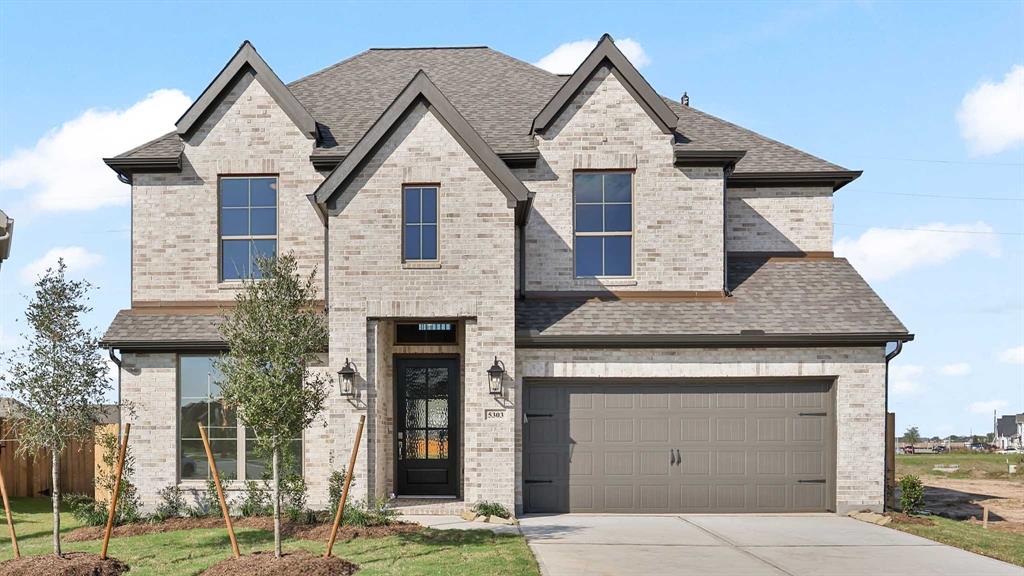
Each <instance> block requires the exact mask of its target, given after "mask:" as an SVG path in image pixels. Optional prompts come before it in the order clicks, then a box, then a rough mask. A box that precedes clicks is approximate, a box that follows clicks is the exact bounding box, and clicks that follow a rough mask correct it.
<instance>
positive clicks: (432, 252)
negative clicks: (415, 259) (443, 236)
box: [422, 224, 437, 260]
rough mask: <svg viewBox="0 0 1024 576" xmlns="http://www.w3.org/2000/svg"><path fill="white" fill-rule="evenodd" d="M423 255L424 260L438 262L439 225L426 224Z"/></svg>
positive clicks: (423, 227)
mask: <svg viewBox="0 0 1024 576" xmlns="http://www.w3.org/2000/svg"><path fill="white" fill-rule="evenodd" d="M422 229H423V254H422V258H423V259H424V260H437V224H424V225H423V226H422Z"/></svg>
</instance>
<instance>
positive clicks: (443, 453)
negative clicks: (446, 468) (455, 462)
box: [427, 430, 448, 460]
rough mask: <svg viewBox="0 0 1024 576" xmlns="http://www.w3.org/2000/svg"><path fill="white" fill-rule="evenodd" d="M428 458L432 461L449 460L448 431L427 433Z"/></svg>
mask: <svg viewBox="0 0 1024 576" xmlns="http://www.w3.org/2000/svg"><path fill="white" fill-rule="evenodd" d="M427 458H429V459H431V460H443V459H445V458H448V431H447V430H431V431H429V432H427Z"/></svg>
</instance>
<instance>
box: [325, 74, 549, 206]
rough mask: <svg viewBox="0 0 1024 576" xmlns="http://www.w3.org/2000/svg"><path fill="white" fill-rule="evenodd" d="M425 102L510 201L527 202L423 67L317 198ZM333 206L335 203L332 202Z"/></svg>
mask: <svg viewBox="0 0 1024 576" xmlns="http://www.w3.org/2000/svg"><path fill="white" fill-rule="evenodd" d="M420 103H424V104H426V105H427V106H428V108H429V109H430V110H431V111H433V112H434V113H435V114H436V115H437V118H438V119H439V120H440V121H441V123H442V124H444V125H445V128H446V129H447V130H448V131H449V132H450V133H451V135H452V136H453V137H454V138H455V139H456V140H458V142H459V144H461V145H462V147H463V149H465V150H466V152H467V153H468V154H469V155H470V156H471V157H472V158H473V160H474V161H475V162H476V163H477V165H478V166H479V167H480V169H481V170H483V172H484V173H485V174H487V177H488V178H490V179H491V181H492V182H494V185H495V186H497V187H498V189H499V190H501V191H502V193H504V194H505V195H506V196H507V197H508V199H509V201H510V202H514V203H525V202H526V199H527V197H528V196H529V191H528V190H527V189H526V186H525V185H523V183H522V181H521V180H519V179H518V178H516V177H515V175H514V174H512V171H511V170H510V169H509V167H508V165H506V164H505V162H504V161H502V160H501V159H500V158H498V156H497V154H495V153H494V151H493V150H492V149H491V147H490V146H488V145H487V143H486V142H484V140H483V138H481V137H480V135H479V134H478V133H477V132H476V130H474V129H473V127H472V126H470V124H469V122H467V121H466V119H465V118H463V117H462V115H461V114H459V112H458V110H456V109H455V107H454V106H452V103H451V102H450V101H449V100H448V98H446V97H445V95H444V94H442V93H441V91H440V90H438V88H437V86H435V85H434V83H433V82H431V81H430V78H429V77H428V76H427V74H426V73H425V72H424V71H423V70H419V71H417V72H416V74H415V75H414V76H413V77H412V80H410V81H409V83H408V84H407V85H406V87H405V89H403V90H402V91H401V93H399V94H398V96H397V97H396V98H395V100H394V101H393V102H392V103H391V105H390V106H388V108H387V110H385V111H384V113H383V114H381V115H380V117H379V118H378V119H377V121H376V122H375V123H374V124H373V126H372V127H371V128H370V130H369V131H367V132H366V134H365V135H364V136H363V138H362V139H361V140H360V141H359V143H358V144H356V145H355V147H354V148H353V149H352V152H351V153H350V154H348V155H347V156H346V157H345V160H344V161H342V162H341V164H338V166H337V167H336V168H335V169H334V171H332V172H331V174H330V175H329V176H328V177H327V179H326V180H324V181H323V183H322V184H320V186H319V187H318V188H317V190H316V192H315V193H314V195H315V197H316V201H317V202H318V203H320V204H328V203H329V202H331V201H332V200H333V199H334V198H335V196H336V195H337V194H338V193H339V192H341V190H342V187H343V186H344V185H345V184H346V183H347V182H348V181H349V179H350V178H351V177H352V176H353V175H354V174H355V173H356V171H357V170H358V169H359V168H360V167H361V166H363V164H365V162H366V161H367V160H368V159H369V158H370V157H371V155H372V154H373V153H374V151H376V150H377V149H378V148H379V147H380V145H381V144H382V143H383V142H384V141H385V140H386V139H387V138H388V136H390V135H391V134H392V133H393V132H394V129H395V128H396V127H397V126H398V125H399V124H400V123H401V122H402V120H403V119H404V118H405V117H406V115H407V114H408V112H409V111H410V110H411V109H412V108H413V107H414V106H416V105H417V104H420ZM329 207H330V208H332V209H333V206H330V205H329Z"/></svg>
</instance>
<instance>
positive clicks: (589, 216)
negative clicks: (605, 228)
mask: <svg viewBox="0 0 1024 576" xmlns="http://www.w3.org/2000/svg"><path fill="white" fill-rule="evenodd" d="M576 231H577V232H601V231H602V228H601V205H600V204H584V205H582V206H576Z"/></svg>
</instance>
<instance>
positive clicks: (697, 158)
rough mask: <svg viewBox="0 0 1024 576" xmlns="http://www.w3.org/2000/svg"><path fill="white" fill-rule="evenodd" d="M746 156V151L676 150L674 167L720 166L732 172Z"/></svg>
mask: <svg viewBox="0 0 1024 576" xmlns="http://www.w3.org/2000/svg"><path fill="white" fill-rule="evenodd" d="M746 155H747V151H746V150H686V149H680V148H676V149H675V153H674V157H675V164H676V166H721V167H722V168H723V169H724V170H732V169H733V168H735V167H736V163H737V162H739V161H740V160H742V159H743V157H744V156H746Z"/></svg>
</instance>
